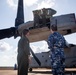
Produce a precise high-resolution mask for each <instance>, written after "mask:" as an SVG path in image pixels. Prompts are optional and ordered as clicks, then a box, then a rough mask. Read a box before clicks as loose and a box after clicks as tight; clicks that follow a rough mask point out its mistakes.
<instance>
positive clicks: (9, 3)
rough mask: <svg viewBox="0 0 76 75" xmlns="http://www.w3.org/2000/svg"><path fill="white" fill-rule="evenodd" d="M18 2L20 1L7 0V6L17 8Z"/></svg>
mask: <svg viewBox="0 0 76 75" xmlns="http://www.w3.org/2000/svg"><path fill="white" fill-rule="evenodd" d="M15 2H16V3H15ZM17 2H18V0H7V4H8V5H9V6H10V7H11V8H13V9H16V8H17Z"/></svg>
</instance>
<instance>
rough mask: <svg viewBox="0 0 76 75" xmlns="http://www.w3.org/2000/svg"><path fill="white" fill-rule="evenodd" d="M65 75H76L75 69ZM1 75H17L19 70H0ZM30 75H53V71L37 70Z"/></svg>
mask: <svg viewBox="0 0 76 75" xmlns="http://www.w3.org/2000/svg"><path fill="white" fill-rule="evenodd" d="M66 71H67V72H66V74H65V75H76V68H75V69H66ZM72 71H73V72H72ZM0 75H17V70H13V69H12V70H0ZM28 75H52V73H51V69H46V68H35V69H33V70H32V71H29V72H28Z"/></svg>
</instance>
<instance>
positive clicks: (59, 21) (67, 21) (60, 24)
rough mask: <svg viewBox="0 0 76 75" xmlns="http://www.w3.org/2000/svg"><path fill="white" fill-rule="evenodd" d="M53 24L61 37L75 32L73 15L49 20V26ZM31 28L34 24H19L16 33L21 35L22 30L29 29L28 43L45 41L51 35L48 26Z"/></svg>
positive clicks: (75, 26)
mask: <svg viewBox="0 0 76 75" xmlns="http://www.w3.org/2000/svg"><path fill="white" fill-rule="evenodd" d="M55 23H56V25H57V30H58V32H60V33H61V34H62V35H67V34H71V33H74V32H76V19H75V14H74V13H72V14H65V15H60V16H55V17H52V18H50V23H49V26H51V24H55ZM33 27H34V22H33V21H29V22H26V23H24V24H21V25H20V26H19V27H18V32H19V33H21V32H22V30H23V29H25V28H29V29H30V35H29V37H28V38H29V40H30V42H36V41H42V40H47V38H48V36H49V35H50V34H51V32H50V29H49V28H48V25H46V26H42V27H36V28H33Z"/></svg>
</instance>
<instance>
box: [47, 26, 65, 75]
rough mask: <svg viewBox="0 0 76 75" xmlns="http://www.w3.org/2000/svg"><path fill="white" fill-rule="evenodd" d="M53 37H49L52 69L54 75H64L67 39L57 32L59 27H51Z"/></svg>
mask: <svg viewBox="0 0 76 75" xmlns="http://www.w3.org/2000/svg"><path fill="white" fill-rule="evenodd" d="M51 33H52V34H51V35H50V36H49V37H48V41H47V43H48V46H49V49H50V53H51V54H50V59H51V68H52V73H53V75H64V69H65V54H64V47H65V46H66V40H65V38H64V37H63V36H62V35H61V34H60V33H59V32H57V26H56V25H52V26H51Z"/></svg>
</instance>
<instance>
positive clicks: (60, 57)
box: [17, 25, 66, 75]
mask: <svg viewBox="0 0 76 75" xmlns="http://www.w3.org/2000/svg"><path fill="white" fill-rule="evenodd" d="M50 31H51V34H50V36H49V37H48V39H47V43H48V48H49V49H50V63H51V69H52V74H53V75H64V69H65V54H64V47H65V46H66V40H65V38H64V37H63V36H62V35H61V34H60V33H59V32H57V26H56V25H52V26H51V27H50ZM28 35H29V30H28V29H24V30H23V32H22V36H21V38H20V40H19V42H18V57H17V61H18V75H28V66H29V62H31V57H30V49H29V48H30V46H29V40H28V38H27V36H28Z"/></svg>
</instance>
